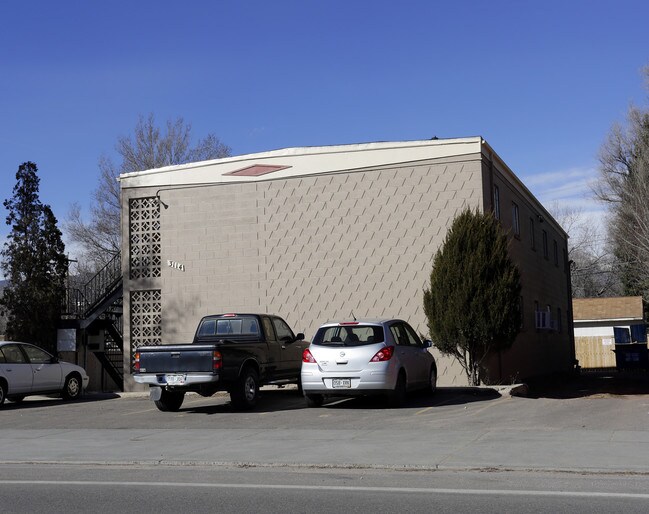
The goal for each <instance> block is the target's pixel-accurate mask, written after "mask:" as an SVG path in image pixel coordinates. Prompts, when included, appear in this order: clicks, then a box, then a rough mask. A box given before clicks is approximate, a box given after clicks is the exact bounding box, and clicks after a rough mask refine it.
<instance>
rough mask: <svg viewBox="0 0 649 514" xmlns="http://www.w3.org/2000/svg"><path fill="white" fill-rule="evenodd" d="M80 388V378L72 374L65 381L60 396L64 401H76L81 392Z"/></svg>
mask: <svg viewBox="0 0 649 514" xmlns="http://www.w3.org/2000/svg"><path fill="white" fill-rule="evenodd" d="M82 387H83V386H82V385H81V377H80V376H79V375H77V374H76V373H72V374H70V375H68V377H67V378H66V379H65V384H64V385H63V391H62V392H61V396H62V397H63V399H64V400H78V399H79V398H81V393H82V392H83V391H82V389H81V388H82Z"/></svg>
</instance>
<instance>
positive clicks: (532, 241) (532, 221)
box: [530, 218, 536, 250]
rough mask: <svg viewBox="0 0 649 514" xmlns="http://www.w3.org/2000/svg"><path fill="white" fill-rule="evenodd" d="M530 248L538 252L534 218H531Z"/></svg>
mask: <svg viewBox="0 0 649 514" xmlns="http://www.w3.org/2000/svg"><path fill="white" fill-rule="evenodd" d="M530 246H531V248H532V250H536V239H535V237H534V218H530Z"/></svg>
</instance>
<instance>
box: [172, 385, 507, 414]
mask: <svg viewBox="0 0 649 514" xmlns="http://www.w3.org/2000/svg"><path fill="white" fill-rule="evenodd" d="M500 397H501V395H500V394H499V393H498V392H497V391H495V390H493V389H487V388H484V389H478V388H468V387H440V388H438V389H437V392H436V393H435V394H434V395H432V396H431V395H430V394H428V393H426V392H423V391H422V392H413V393H409V394H408V397H407V399H406V402H405V403H404V405H403V406H402V407H401V408H404V409H407V408H417V409H421V408H426V407H436V406H442V405H445V406H446V405H464V404H469V403H475V402H484V401H489V400H494V399H496V398H500ZM215 398H216V397H215ZM307 408H308V407H307V406H306V401H305V400H304V397H303V396H302V393H300V392H298V391H297V390H296V389H271V390H265V391H262V393H261V396H260V399H259V403H257V406H256V407H255V408H254V409H252V411H251V412H256V413H259V412H279V411H290V410H300V409H307ZM321 408H322V409H333V410H361V409H364V410H367V409H370V410H374V409H376V410H384V409H388V408H389V407H387V405H386V400H385V398H384V397H382V396H352V397H344V396H332V397H329V398H327V399H326V400H325V403H324V405H323V406H322V407H321ZM180 410H181V411H184V412H194V413H201V414H207V415H213V414H225V413H232V412H237V411H234V410H233V409H232V406H231V404H230V402H229V401H226V403H222V402H219V403H217V402H216V401H215V403H214V404H201V405H197V406H192V405H191V404H189V403H184V404H183V406H182V407H181V408H180ZM244 412H245V411H244Z"/></svg>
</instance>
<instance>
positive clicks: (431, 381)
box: [428, 367, 437, 395]
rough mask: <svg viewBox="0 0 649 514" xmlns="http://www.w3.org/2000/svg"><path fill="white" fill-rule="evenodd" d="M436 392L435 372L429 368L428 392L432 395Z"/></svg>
mask: <svg viewBox="0 0 649 514" xmlns="http://www.w3.org/2000/svg"><path fill="white" fill-rule="evenodd" d="M436 391H437V370H436V369H435V368H434V367H432V368H430V375H429V378H428V392H429V393H430V394H431V395H433V394H435V392H436Z"/></svg>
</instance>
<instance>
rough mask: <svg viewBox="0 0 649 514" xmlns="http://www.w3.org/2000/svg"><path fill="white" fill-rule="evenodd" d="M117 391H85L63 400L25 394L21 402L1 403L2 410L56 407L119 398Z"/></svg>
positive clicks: (55, 397)
mask: <svg viewBox="0 0 649 514" xmlns="http://www.w3.org/2000/svg"><path fill="white" fill-rule="evenodd" d="M119 397H120V396H119V394H117V393H85V394H84V395H83V396H82V397H81V398H80V399H79V400H64V399H63V398H61V397H59V396H56V395H52V396H27V397H26V398H25V399H24V400H23V401H21V402H14V401H11V400H7V401H5V403H4V404H3V405H2V410H14V409H16V410H17V409H21V410H24V409H36V408H41V407H50V406H51V407H56V406H57V405H74V404H77V403H94V402H99V401H103V400H114V399H116V398H119Z"/></svg>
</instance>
